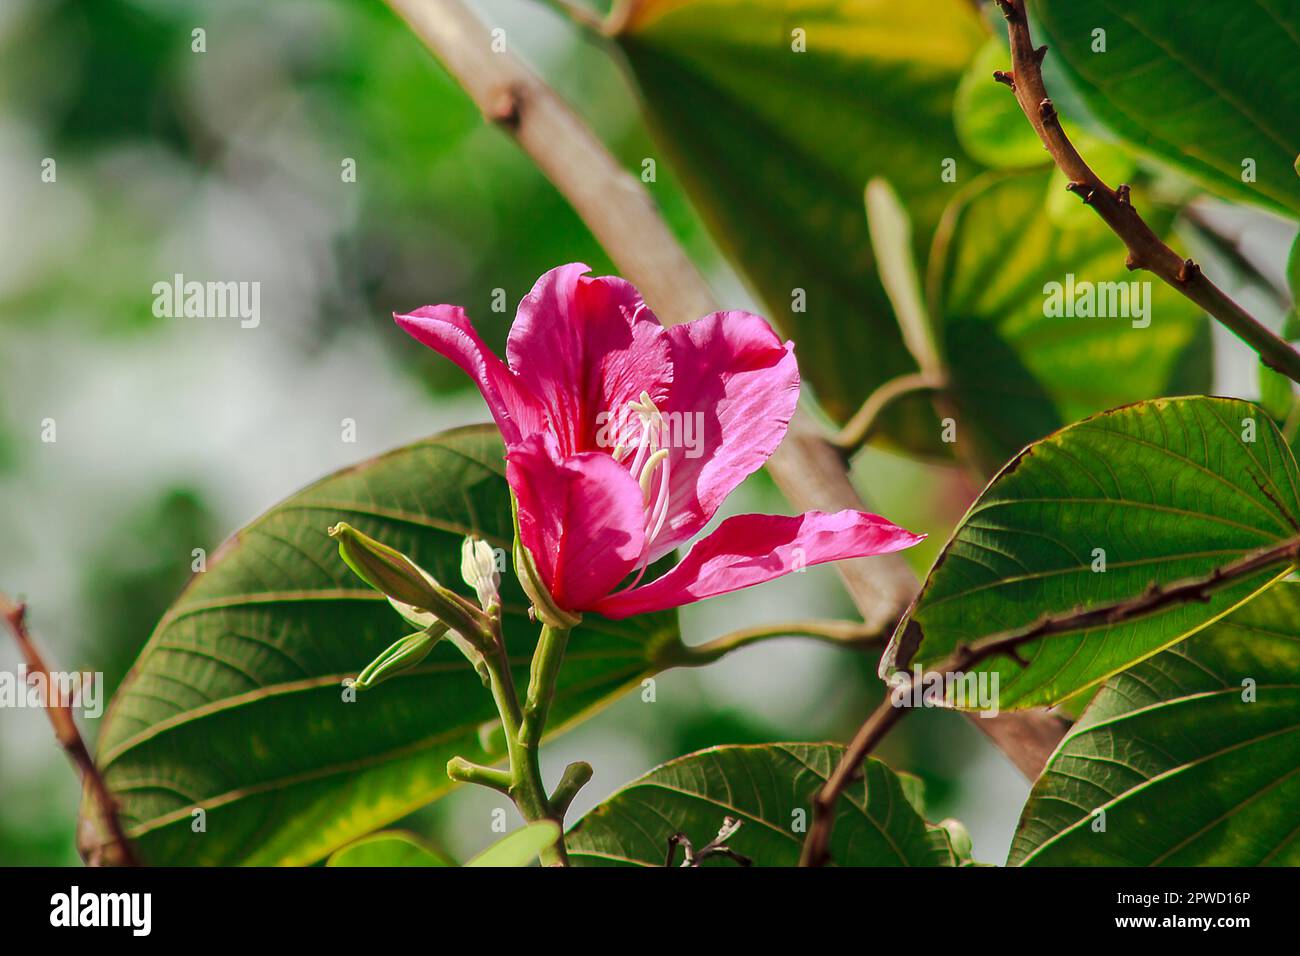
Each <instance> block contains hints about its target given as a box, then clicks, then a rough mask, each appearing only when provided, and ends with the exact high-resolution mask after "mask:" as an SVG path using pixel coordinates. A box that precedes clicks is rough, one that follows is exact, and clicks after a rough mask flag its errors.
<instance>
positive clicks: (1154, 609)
mask: <svg viewBox="0 0 1300 956" xmlns="http://www.w3.org/2000/svg"><path fill="white" fill-rule="evenodd" d="M1297 561H1300V536H1298V537H1294V538H1290V539H1288V540H1286V541H1284V542H1282V543H1281V544H1278V545H1274V546H1272V547H1269V548H1262V549H1260V550H1258V551H1255V552H1252V553H1251V554H1248V555H1246V556H1245V557H1243V558H1240V559H1238V560H1237V561H1234V562H1231V563H1230V564H1226V565H1223V566H1222V567H1218V568H1215V569H1214V570H1213V571H1211V572H1210V573H1209V574H1205V575H1201V576H1199V577H1192V578H1185V579H1183V580H1181V581H1177V582H1174V583H1173V584H1168V585H1158V584H1153V585H1151V586H1150V587H1149V588H1147V589H1146V590H1145V591H1143V592H1142V593H1141V594H1139V595H1137V596H1135V597H1131V598H1126V599H1124V600H1122V601H1114V602H1111V603H1107V604H1101V605H1096V606H1094V607H1090V608H1076V609H1075V610H1073V611H1069V612H1066V613H1063V614H1047V615H1044V616H1043V617H1041V618H1039V619H1038V620H1037V621H1035V622H1033V623H1032V624H1030V625H1028V626H1026V627H1023V628H1019V629H1016V630H1012V631H1005V632H1002V633H1000V634H994V635H991V636H989V637H986V638H981V639H980V640H978V641H975V642H973V643H971V644H964V645H961V646H959V647H958V648H957V649H956V650H954V651H953V652H952V654H950V655H949V656H948V658H947V659H945V660H944V661H942V662H940V663H939V664H938V665H936V666H935V667H934V668H931V669H930V670H929V671H927V674H944V675H948V674H953V673H955V672H958V671H960V672H963V673H965V672H969V671H970V669H971V668H973V667H975V666H976V665H978V664H980V663H982V662H984V661H986V660H989V659H990V658H993V657H997V656H999V655H1007V656H1010V657H1011V658H1012V659H1013V660H1015V661H1016V662H1017V663H1020V664H1022V665H1023V661H1021V659H1020V656H1019V654H1018V653H1017V650H1018V648H1020V646H1021V645H1023V644H1026V643H1028V642H1029V641H1034V640H1038V639H1040V638H1043V637H1050V636H1051V635H1054V634H1073V633H1075V632H1077V631H1084V630H1088V629H1090V628H1094V627H1102V626H1114V625H1116V624H1120V623H1123V622H1125V621H1132V620H1136V619H1138V618H1143V617H1149V616H1150V615H1152V614H1156V613H1159V612H1160V611H1163V610H1165V609H1166V608H1169V607H1171V606H1173V605H1176V604H1186V603H1189V602H1193V601H1199V602H1205V601H1208V600H1209V599H1210V598H1211V596H1212V595H1213V594H1214V592H1215V591H1218V590H1219V589H1220V588H1223V587H1225V586H1227V585H1228V584H1231V583H1232V582H1233V581H1237V580H1240V579H1241V578H1243V577H1249V576H1250V575H1252V574H1255V573H1257V572H1259V571H1262V570H1264V569H1266V568H1270V567H1273V566H1274V565H1278V564H1284V563H1289V564H1291V565H1292V566H1294V565H1295V564H1296V563H1297ZM899 680H901V681H903V682H904V683H905V685H911V684H912V683H913V680H912V678H910V677H908V676H907V675H905V674H904V675H900V676H899ZM895 686H898V685H895ZM909 712H910V709H909V708H908V707H906V706H905V705H896V704H895V703H894V694H893V693H886V695H885V699H884V700H883V701H881V702H880V705H879V706H878V707H877V708H876V709H875V711H873V712H872V714H871V715H870V716H869V717H868V718H867V720H866V722H864V723H863V725H862V727H861V728H859V730H858V732H857V734H856V736H854V738H853V740H852V742H851V743H850V744H849V747H848V749H847V750H846V751H845V753H844V756H843V757H842V758H841V759H840V762H839V764H838V766H836V768H835V770H834V772H832V774H831V775H830V777H828V778H827V780H826V783H825V784H823V785H822V788H821V789H820V790H819V791H818V792H817V794H816V796H815V797H814V798H813V822H812V826H811V827H809V828H808V836H807V838H806V839H805V840H804V847H803V853H802V856H801V858H800V861H799V862H800V866H823V865H824V864H826V863H827V862H829V860H830V851H829V848H830V839H831V831H832V828H833V827H834V825H835V806H836V804H837V803H838V802H839V798H840V795H841V794H842V793H843V792H844V790H845V788H846V787H847V786H848V785H849V783H850V782H851V781H852V780H854V779H856V778H857V775H858V771H859V770H860V768H861V767H862V762H863V761H864V760H866V759H867V757H868V756H869V755H870V753H871V751H872V750H874V749H875V747H876V745H877V744H878V743H880V741H881V740H882V739H883V738H884V736H885V735H886V734H887V733H888V732H889V731H890V730H891V729H893V727H894V725H895V724H897V723H898V721H900V720H901V719H902V718H903V715H904V714H906V713H909Z"/></svg>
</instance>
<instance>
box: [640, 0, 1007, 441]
mask: <svg viewBox="0 0 1300 956" xmlns="http://www.w3.org/2000/svg"><path fill="white" fill-rule="evenodd" d="M796 30H802V31H803V35H804V37H805V39H806V45H807V48H806V51H805V52H795V51H794V50H793V49H792V44H793V43H794V42H795V34H794V31H796ZM987 35H988V34H987V32H986V30H985V28H984V26H983V25H982V24H981V22H980V20H979V18H978V16H977V15H976V13H975V10H974V7H973V6H972V5H971V4H970V3H968V2H967V0H929V2H927V3H924V4H919V3H899V2H897V0H857V2H850V3H844V2H839V0H686V2H683V0H639V2H638V3H636V4H635V5H634V7H633V12H632V15H631V18H630V20H629V22H628V24H627V25H626V27H625V28H624V29H623V31H622V32H621V33H620V35H619V37H618V39H619V42H620V44H621V46H622V47H623V49H624V50H625V51H626V53H627V57H628V60H629V62H630V63H631V66H632V69H633V71H634V73H635V74H636V78H637V80H638V82H639V84H640V86H641V89H642V90H643V92H644V94H645V99H646V101H647V104H648V108H649V111H650V115H651V119H652V122H653V125H654V126H655V127H657V131H658V132H659V133H660V140H661V142H662V143H663V144H664V146H665V148H666V149H667V150H668V151H669V153H670V155H671V156H672V157H673V158H674V160H675V166H676V169H677V171H678V172H679V173H680V175H681V177H682V178H683V180H684V181H685V183H686V186H687V188H688V190H689V192H690V194H691V196H692V198H693V199H694V200H695V203H696V205H697V206H698V207H699V209H700V211H701V213H702V214H703V216H704V218H705V219H706V221H707V222H708V224H709V225H710V227H711V229H712V231H713V232H714V234H715V235H716V236H717V237H718V239H719V241H720V243H721V244H722V246H723V247H724V249H725V250H726V251H727V252H728V253H729V254H730V255H731V256H732V257H733V259H734V260H735V261H736V262H737V263H738V264H739V265H740V266H741V267H742V269H743V270H744V272H745V274H746V275H747V277H748V278H749V280H750V281H751V282H752V283H753V285H754V287H755V288H756V289H757V291H758V292H759V294H760V295H761V296H762V298H763V300H764V303H765V306H766V308H767V309H768V310H769V312H770V317H771V318H772V319H773V320H774V321H775V322H776V323H777V324H778V325H779V326H780V327H781V328H782V329H783V331H785V332H786V333H787V334H789V335H790V336H791V337H792V338H793V339H794V340H795V341H796V342H797V343H798V346H799V355H800V367H801V369H802V370H803V374H804V377H805V379H806V380H807V381H808V382H809V383H810V384H811V385H812V386H813V388H814V389H815V390H816V392H817V396H818V398H819V399H820V400H821V402H822V403H823V405H824V406H825V408H826V409H827V410H828V411H829V412H830V414H831V415H833V416H834V417H836V418H837V419H840V420H843V419H845V418H847V417H848V416H849V415H851V414H852V413H853V412H854V411H855V410H856V409H857V407H858V405H859V404H861V402H862V401H863V400H864V399H865V398H866V396H867V395H868V394H869V393H870V392H871V390H872V389H873V388H875V387H876V386H877V385H879V384H880V383H882V382H884V381H886V380H887V379H889V378H892V377H894V376H896V375H899V374H902V373H904V372H908V371H911V370H913V369H914V365H913V362H912V359H911V357H910V356H909V355H908V354H907V352H906V350H905V349H904V348H903V344H902V339H901V337H900V335H899V332H898V329H897V327H896V325H895V322H894V319H893V317H892V313H891V311H890V307H889V303H888V300H887V299H886V297H885V294H884V290H883V289H882V288H881V285H880V282H879V279H878V277H877V274H876V267H875V263H874V259H873V256H872V250H871V242H870V237H869V236H868V234H867V226H866V223H865V222H864V221H863V217H862V190H863V188H864V187H865V185H866V183H867V181H868V180H869V179H872V178H874V177H881V178H884V179H886V180H888V181H889V182H890V183H891V184H892V185H893V187H894V188H895V189H896V190H897V191H898V192H899V194H900V195H901V196H902V199H903V201H904V203H905V204H906V206H907V209H908V211H909V213H910V214H911V217H912V220H913V224H914V226H915V234H914V237H913V241H914V245H915V251H916V253H917V254H918V258H922V257H923V254H924V252H925V250H926V249H927V248H928V246H929V242H930V238H931V236H932V234H933V232H934V228H935V225H936V223H937V222H938V221H939V217H940V215H941V213H942V211H943V207H944V205H945V204H946V203H947V201H948V200H949V199H950V198H951V197H952V196H953V194H954V192H955V191H956V189H957V188H958V185H957V184H954V183H951V182H944V181H943V179H942V171H943V163H944V160H945V159H952V160H954V161H955V162H956V165H957V183H958V184H960V183H965V182H967V181H969V180H970V178H971V177H972V176H973V175H975V173H976V172H978V169H979V167H978V166H977V165H976V164H975V163H974V162H973V161H972V160H970V159H968V158H967V157H966V155H965V153H963V152H962V150H961V147H960V146H959V145H958V143H957V140H956V135H955V133H954V131H953V127H952V101H953V94H954V91H955V89H956V86H957V82H958V79H959V78H960V76H961V74H962V71H963V69H964V68H965V66H966V64H967V63H968V62H969V61H970V59H971V58H972V57H973V56H974V54H975V52H976V50H977V49H978V48H979V46H980V44H981V43H982V42H983V40H984V38H985V37H986V36H987ZM796 289H802V290H804V292H805V294H806V311H794V309H793V294H794V290H796ZM903 412H904V418H905V419H906V422H907V425H906V428H907V430H908V433H909V434H910V435H911V436H912V437H913V439H914V441H913V444H916V443H917V442H920V443H924V442H925V441H926V440H932V439H929V438H928V436H931V435H932V434H933V433H934V432H935V431H936V430H935V429H933V428H930V427H928V424H926V423H930V422H933V414H932V412H930V411H929V409H928V406H927V404H926V403H925V402H923V401H917V402H915V403H913V404H907V405H904V406H903ZM899 421H900V420H896V421H895V422H894V424H899ZM917 428H920V429H921V430H922V436H923V437H919V438H918V436H917V435H916V434H915V429H917Z"/></svg>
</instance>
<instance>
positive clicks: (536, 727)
mask: <svg viewBox="0 0 1300 956" xmlns="http://www.w3.org/2000/svg"><path fill="white" fill-rule="evenodd" d="M568 640H569V631H568V629H561V628H554V627H550V626H543V627H542V633H541V635H540V636H539V637H538V639H537V649H536V650H535V651H534V652H533V662H532V669H531V674H530V677H529V681H528V693H527V697H526V699H525V702H524V706H523V708H522V709H521V708H520V706H519V700H518V697H517V694H516V691H515V684H514V678H513V676H512V675H511V673H510V662H509V659H508V658H507V655H506V651H505V642H504V641H503V640H502V639H501V634H500V629H499V627H498V628H497V631H496V634H495V640H494V642H493V643H494V647H493V648H492V650H491V652H490V653H488V654H486V655H484V663H485V665H486V668H487V672H488V678H489V684H490V686H491V688H492V697H493V699H494V700H495V701H496V705H497V711H498V712H499V713H500V715H501V726H502V728H503V729H504V730H505V737H506V753H507V755H508V757H509V760H510V768H509V770H508V771H505V772H502V773H501V776H500V777H498V776H497V775H496V774H494V773H485V772H484V771H483V770H481V769H480V768H477V767H474V766H473V765H472V764H469V763H468V762H467V761H463V760H459V759H457V760H453V761H452V764H451V765H449V766H448V771H449V772H452V770H453V769H454V771H455V772H454V773H453V778H454V779H466V780H469V781H470V782H475V783H483V784H485V785H487V786H493V787H495V788H496V789H503V787H502V786H500V784H502V783H504V784H505V786H504V790H505V792H506V793H507V794H508V795H509V797H510V799H511V800H512V801H514V804H515V806H516V807H517V808H518V810H519V813H520V814H521V815H522V816H523V818H524V819H525V820H527V821H528V822H529V823H533V822H536V821H538V820H554V821H555V822H556V823H558V824H560V825H561V826H562V825H563V822H564V821H563V816H564V814H563V809H558V808H557V807H556V806H555V805H554V804H553V803H552V801H551V800H549V799H548V798H547V796H546V787H545V784H544V783H543V782H542V770H541V762H540V748H541V741H542V732H543V731H544V730H545V727H546V715H547V713H548V712H549V710H550V704H551V698H553V697H554V696H555V681H556V676H557V675H558V674H559V670H560V663H561V661H562V660H563V658H564V648H565V645H566V644H567V643H568ZM566 776H567V774H566ZM569 788H570V789H571V788H572V782H570V784H569ZM562 796H563V797H564V799H563V803H564V804H565V805H566V807H567V803H568V801H569V800H571V799H572V793H565V794H563V795H562ZM541 861H542V865H543V866H568V863H569V859H568V854H567V853H565V850H564V839H563V837H561V838H560V840H558V841H557V842H556V843H555V844H554V845H553V846H550V847H547V848H546V849H545V850H543V851H542V853H541Z"/></svg>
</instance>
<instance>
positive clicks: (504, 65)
mask: <svg viewBox="0 0 1300 956" xmlns="http://www.w3.org/2000/svg"><path fill="white" fill-rule="evenodd" d="M387 2H388V4H389V6H390V7H392V9H393V10H394V11H395V12H396V13H397V14H398V15H399V16H400V17H401V18H402V19H403V20H405V21H406V23H407V24H408V25H409V26H410V27H411V29H412V30H413V31H414V32H415V34H416V36H418V37H419V38H420V39H421V40H422V41H423V42H424V44H425V46H427V47H428V48H429V50H430V51H431V52H432V53H433V54H434V55H435V56H436V57H437V58H438V59H439V60H440V61H441V62H442V64H443V66H444V67H445V68H446V69H447V71H448V72H449V73H451V74H452V76H453V77H455V78H456V80H457V81H458V82H459V83H460V84H461V86H462V87H463V88H464V89H465V91H466V92H467V93H468V94H469V96H470V97H471V98H472V99H473V100H474V102H475V103H476V104H477V105H478V107H479V109H481V110H482V111H483V113H484V115H485V116H486V117H487V118H488V119H489V120H490V121H492V122H494V123H495V124H497V126H498V127H499V128H501V129H502V130H503V131H505V132H506V133H508V134H509V135H510V136H512V137H513V138H514V139H515V141H516V142H517V143H518V144H519V146H520V147H521V148H522V149H523V150H524V151H525V152H526V153H527V154H528V155H529V156H530V157H531V158H532V159H533V161H534V162H535V163H536V164H537V166H538V168H539V169H540V170H541V171H542V172H543V173H544V174H545V175H546V177H547V178H548V179H549V180H550V181H551V182H552V183H553V184H554V185H555V187H556V189H558V190H559V191H560V193H561V194H562V195H563V196H564V197H565V198H566V199H567V200H568V201H569V204H570V205H571V206H572V207H573V208H574V210H576V211H577V213H578V215H579V216H581V217H582V219H583V221H584V222H585V223H586V224H587V227H588V228H589V229H590V230H591V232H592V235H593V236H594V237H595V238H596V241H597V242H599V243H600V244H601V246H602V247H603V248H604V249H605V251H606V252H608V253H609V256H610V258H611V259H612V260H613V261H614V262H615V264H616V265H617V266H618V268H619V270H620V271H621V272H622V273H623V275H624V276H626V277H627V279H628V280H629V281H631V282H632V283H633V284H634V285H635V286H637V288H638V289H640V290H641V292H642V293H643V294H644V295H645V297H646V299H647V301H649V302H650V303H651V304H652V305H653V307H654V309H655V311H656V313H657V314H658V315H659V317H660V318H661V319H663V320H664V321H665V322H666V323H668V324H670V325H672V324H677V323H680V322H688V321H691V320H692V319H696V318H699V317H700V316H703V315H707V314H708V313H710V312H714V311H717V309H718V305H717V303H716V302H715V301H714V299H713V295H712V293H711V292H710V291H709V288H708V285H707V284H706V283H705V281H704V279H703V277H702V276H701V275H700V273H699V271H698V270H697V269H696V268H695V265H694V264H693V263H692V262H691V260H690V259H689V258H687V256H686V254H685V252H684V251H683V250H682V248H681V246H680V244H679V243H678V242H677V239H676V237H675V236H674V235H673V234H672V231H671V230H670V229H669V228H668V226H667V224H666V223H665V222H664V220H663V218H662V217H661V216H660V215H659V212H658V210H657V209H656V207H655V204H654V201H653V200H652V199H651V197H650V194H649V193H648V192H647V191H646V190H645V187H644V186H643V185H642V183H641V181H640V180H639V179H638V178H636V177H635V176H633V175H631V174H630V173H628V172H627V171H626V170H624V169H623V168H622V167H621V166H619V164H618V161H617V160H616V159H615V158H614V157H613V156H612V155H610V153H609V151H608V150H607V149H605V146H604V144H603V143H601V141H600V140H599V139H598V138H597V137H596V136H595V134H594V133H593V132H592V131H591V129H590V128H589V127H588V126H587V125H586V123H584V122H583V120H582V119H581V118H580V117H579V116H578V115H577V114H576V113H575V112H574V111H573V110H572V109H571V108H570V107H569V106H568V104H566V103H565V102H564V101H563V100H562V99H561V98H560V97H559V96H558V95H557V94H556V93H555V91H554V90H552V89H551V88H550V87H549V86H547V85H546V83H544V82H543V81H542V80H540V79H539V78H538V77H537V76H536V75H534V74H533V73H532V71H530V70H529V69H528V68H527V67H526V66H525V65H524V64H523V63H522V62H521V61H520V60H519V59H518V58H517V57H515V56H514V55H513V54H511V53H509V52H501V53H497V52H493V50H492V37H491V35H490V33H489V31H488V29H487V28H486V27H485V26H484V25H483V24H482V22H480V21H479V19H478V18H477V17H476V16H475V15H474V14H473V13H472V12H471V11H470V10H469V9H468V8H467V7H466V6H465V4H464V3H463V2H461V0H387ZM627 9H629V8H628V7H626V6H625V5H624V6H622V7H621V8H618V7H616V10H615V15H614V16H613V17H612V19H611V21H610V22H611V23H615V22H617V21H618V16H619V14H620V10H621V11H622V13H623V14H625V13H626V11H627ZM608 29H610V27H608V25H607V30H608ZM767 470H768V473H769V474H770V475H771V476H772V479H773V480H774V481H775V482H776V484H777V486H778V487H779V488H780V489H781V491H782V492H783V493H784V494H785V496H786V498H787V499H788V500H789V501H790V503H791V504H792V505H793V506H794V507H796V508H798V509H800V510H820V511H840V510H843V509H846V508H851V509H861V508H862V507H863V502H862V499H861V497H860V496H859V495H858V493H857V492H856V490H855V489H854V488H853V485H852V484H851V483H850V481H849V476H848V472H847V470H846V467H845V462H844V459H843V456H842V454H841V452H840V450H839V449H838V448H836V447H835V446H834V445H833V444H831V442H830V441H828V440H827V438H826V436H825V435H824V434H823V433H822V431H821V429H820V428H818V427H817V425H816V424H815V423H814V422H813V421H812V420H811V419H810V417H809V416H808V414H807V413H806V412H804V411H803V410H802V409H801V410H799V411H797V412H796V413H795V416H794V418H793V419H792V420H791V422H790V428H789V430H788V431H787V433H786V437H785V441H784V442H782V444H781V446H780V447H779V448H778V449H777V450H776V453H775V454H774V455H773V456H772V457H771V459H770V460H769V461H768V463H767ZM835 568H836V571H837V572H838V573H839V575H840V577H841V578H842V579H843V580H844V583H845V586H846V588H847V589H848V592H849V594H850V596H851V597H852V599H853V603H854V605H855V606H856V607H857V609H858V611H859V613H861V614H862V617H863V620H864V622H865V624H866V626H867V627H868V628H871V629H874V630H880V631H886V630H889V629H891V628H892V627H893V625H894V623H895V622H896V621H897V620H898V618H899V617H900V616H901V615H902V613H903V611H904V610H905V609H906V608H907V606H908V605H909V604H910V603H911V600H912V597H913V596H914V595H915V594H916V591H917V588H918V582H917V580H916V576H915V575H914V574H913V573H912V570H911V568H909V567H908V565H907V562H906V561H905V560H904V559H903V558H902V557H901V556H900V555H897V554H890V555H882V556H879V557H872V558H855V559H852V560H848V561H839V562H837V563H836V565H835ZM1036 719H1037V715H1034V714H1016V715H1007V717H1005V718H1004V717H999V718H997V719H996V720H983V721H979V722H978V723H979V726H980V729H981V730H983V731H984V732H985V733H988V734H989V735H990V736H991V737H992V738H993V739H994V741H995V743H997V744H998V745H999V746H1000V747H1002V748H1003V749H1004V750H1005V749H1006V748H1007V747H1008V746H1012V744H1011V743H1009V742H1010V741H1021V740H1027V739H1034V737H1033V735H1028V736H1026V735H1023V734H1018V733H1013V734H1009V735H1007V736H1005V737H1003V738H1000V737H999V734H1001V733H1002V732H1003V731H1005V730H1011V729H1014V728H1015V727H1019V726H1022V725H1023V724H1025V723H1027V722H1033V721H1035V720H1036ZM1014 746H1015V747H1016V748H1019V747H1020V744H1018V743H1016V744H1014ZM1050 752H1051V748H1050V746H1049V747H1047V748H1045V749H1039V750H1037V751H1033V750H1028V749H1016V750H1011V751H1008V756H1009V757H1011V759H1012V760H1013V761H1015V762H1016V764H1017V766H1021V767H1025V766H1030V767H1033V766H1037V767H1041V766H1042V765H1043V762H1044V761H1045V760H1046V759H1047V755H1048V754H1049V753H1050Z"/></svg>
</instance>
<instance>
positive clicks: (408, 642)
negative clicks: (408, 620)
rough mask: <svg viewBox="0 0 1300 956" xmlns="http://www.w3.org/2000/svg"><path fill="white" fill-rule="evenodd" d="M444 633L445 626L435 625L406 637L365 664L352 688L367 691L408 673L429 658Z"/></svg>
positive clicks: (445, 631) (445, 630)
mask: <svg viewBox="0 0 1300 956" xmlns="http://www.w3.org/2000/svg"><path fill="white" fill-rule="evenodd" d="M446 633H447V625H446V624H437V625H434V626H433V627H431V628H429V629H428V630H424V631H416V632H415V633H414V634H408V635H406V637H404V638H402V639H401V640H399V641H397V642H395V643H394V644H392V645H390V646H389V647H388V648H387V649H386V650H385V651H384V652H383V653H382V654H380V655H379V656H378V657H376V658H375V659H374V660H373V661H371V662H370V663H369V664H367V665H366V667H365V670H363V671H362V672H361V673H360V674H358V675H357V679H356V680H355V681H353V686H354V687H356V689H357V690H367V689H369V688H371V687H374V686H375V685H376V684H379V683H382V682H383V681H386V680H388V678H390V677H395V676H397V675H398V674H401V673H402V672H404V671H409V670H410V669H411V668H412V667H415V666H416V665H418V664H419V663H420V662H421V661H423V660H424V659H425V658H426V657H428V656H429V652H430V651H431V650H433V646H434V645H435V644H437V643H438V641H440V640H441V639H442V637H443V635H444V634H446Z"/></svg>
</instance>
